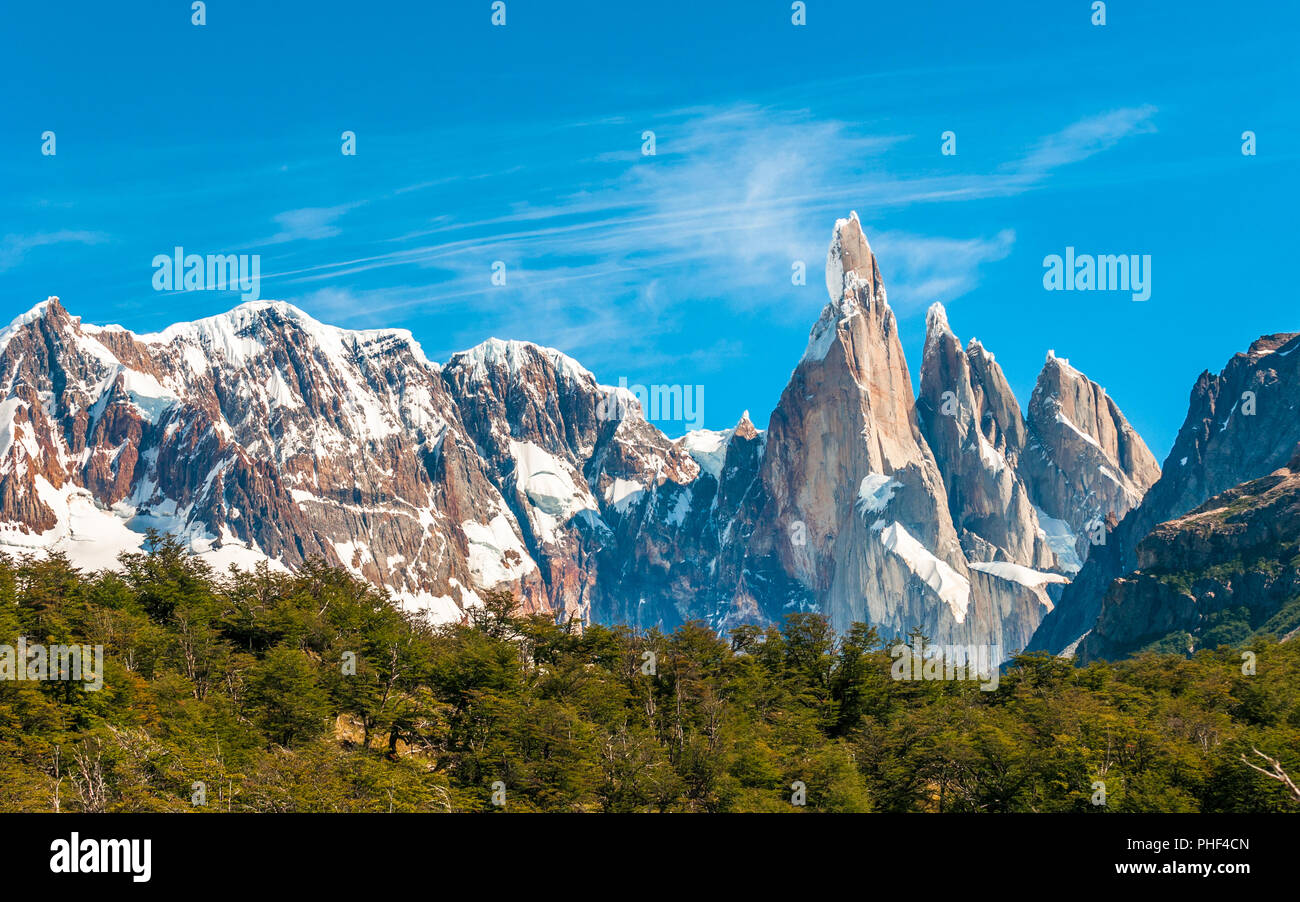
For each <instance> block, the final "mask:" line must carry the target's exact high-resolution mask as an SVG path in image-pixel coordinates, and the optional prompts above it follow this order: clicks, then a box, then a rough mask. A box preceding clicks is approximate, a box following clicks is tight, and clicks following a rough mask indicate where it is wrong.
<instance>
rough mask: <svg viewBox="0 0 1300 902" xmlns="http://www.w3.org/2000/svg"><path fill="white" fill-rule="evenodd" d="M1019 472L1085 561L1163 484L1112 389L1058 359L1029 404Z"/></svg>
mask: <svg viewBox="0 0 1300 902" xmlns="http://www.w3.org/2000/svg"><path fill="white" fill-rule="evenodd" d="M1020 470H1021V474H1022V476H1023V477H1024V479H1025V482H1026V485H1027V487H1028V491H1029V496H1030V497H1031V498H1033V499H1034V500H1035V503H1036V504H1037V505H1038V506H1039V508H1040V509H1042V510H1043V511H1045V512H1046V514H1047V516H1048V517H1050V518H1052V519H1053V520H1058V521H1062V522H1063V523H1064V524H1065V525H1066V526H1067V527H1068V529H1069V531H1070V533H1072V534H1073V536H1074V543H1073V544H1074V548H1075V552H1076V554H1077V555H1078V558H1079V559H1080V560H1081V561H1082V560H1086V558H1087V556H1088V554H1089V553H1090V551H1091V549H1092V547H1093V546H1094V545H1095V544H1097V543H1098V541H1099V540H1100V538H1101V537H1102V535H1103V533H1102V529H1103V526H1102V524H1105V523H1106V522H1108V521H1118V520H1119V519H1121V518H1122V517H1123V516H1124V515H1125V514H1126V513H1128V512H1129V511H1130V510H1132V509H1133V508H1134V507H1136V506H1137V505H1138V504H1139V503H1140V502H1141V500H1142V497H1143V496H1144V495H1145V494H1146V492H1147V489H1149V488H1150V487H1151V485H1152V484H1153V483H1154V482H1155V481H1156V479H1157V478H1159V476H1160V468H1159V466H1158V465H1157V464H1156V460H1155V457H1154V456H1153V455H1152V454H1151V452H1150V450H1148V449H1147V446H1146V443H1144V442H1143V441H1142V438H1141V437H1140V436H1139V435H1138V434H1137V431H1136V430H1134V429H1133V427H1132V426H1131V425H1129V422H1128V420H1127V419H1125V417H1124V414H1123V413H1122V412H1121V411H1120V409H1119V406H1118V405H1117V404H1116V403H1115V402H1114V400H1112V399H1111V398H1110V396H1109V395H1107V394H1106V391H1105V389H1103V388H1102V387H1101V386H1099V385H1097V384H1096V383H1095V382H1093V381H1092V380H1091V379H1089V378H1088V377H1087V376H1085V375H1084V374H1083V373H1081V372H1080V371H1079V370H1077V369H1075V368H1074V367H1073V366H1071V365H1070V362H1069V361H1068V360H1066V359H1065V358H1062V357H1058V356H1056V354H1055V352H1053V351H1048V353H1047V360H1046V362H1045V363H1044V365H1043V369H1042V372H1041V373H1039V376H1038V382H1037V384H1035V386H1034V391H1033V395H1032V396H1031V397H1030V400H1029V411H1028V416H1027V435H1026V448H1025V452H1024V454H1023V455H1022V457H1021V466H1020Z"/></svg>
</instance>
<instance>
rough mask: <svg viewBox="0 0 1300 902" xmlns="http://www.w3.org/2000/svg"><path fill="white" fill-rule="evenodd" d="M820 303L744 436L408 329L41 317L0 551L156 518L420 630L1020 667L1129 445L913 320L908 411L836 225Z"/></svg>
mask: <svg viewBox="0 0 1300 902" xmlns="http://www.w3.org/2000/svg"><path fill="white" fill-rule="evenodd" d="M826 284H827V289H828V293H829V296H830V297H829V301H828V303H827V304H826V306H825V309H824V310H823V311H822V314H821V317H820V319H819V320H818V322H817V323H816V324H815V325H814V326H813V329H812V331H811V334H810V336H809V340H808V345H807V348H806V350H805V352H804V355H803V358H802V359H801V360H800V362H799V364H798V366H797V367H796V368H795V370H794V373H793V374H792V376H791V378H790V381H789V384H788V385H787V387H786V389H785V391H784V392H783V394H782V396H781V400H780V402H779V404H778V405H777V408H776V409H775V410H774V411H773V413H772V415H771V418H770V427H769V429H768V431H766V432H762V431H759V430H757V429H755V428H754V425H753V423H752V422H751V421H750V419H749V417H748V414H746V415H745V416H743V417H742V418H741V419H740V421H739V422H738V423H737V424H736V425H735V426H734V427H733V428H731V429H728V430H724V431H708V430H698V431H695V432H691V433H688V434H687V435H686V436H684V437H682V438H680V439H676V440H672V439H669V438H668V437H666V436H665V435H664V434H663V433H661V432H660V431H659V430H658V429H656V428H655V427H654V426H652V425H651V424H650V423H648V422H647V421H646V420H645V417H644V415H643V412H642V411H641V409H640V406H639V403H638V402H637V400H636V398H635V397H634V396H632V395H631V394H630V393H629V392H627V391H626V390H622V389H615V388H611V387H608V386H602V385H600V384H598V383H597V381H596V379H595V378H594V377H593V376H592V374H591V373H590V372H588V371H587V370H585V369H584V368H583V367H582V366H580V365H579V364H578V363H577V362H576V361H574V360H572V359H571V358H569V357H566V356H565V355H564V354H561V353H560V352H558V351H554V350H551V349H547V348H541V347H538V346H536V345H532V344H528V343H526V342H517V341H510V342H507V341H498V340H496V339H493V340H490V341H487V342H484V343H483V344H481V345H479V346H478V347H476V348H473V349H470V350H468V351H464V352H461V353H458V354H455V355H453V356H452V358H451V360H450V361H449V362H448V363H447V364H446V365H445V366H439V365H437V364H435V363H432V362H430V361H428V360H427V359H425V357H424V355H423V353H422V352H421V350H420V348H419V346H418V345H417V344H416V343H415V341H414V340H413V339H412V338H411V336H410V334H409V333H406V332H403V331H399V330H372V331H349V330H345V329H338V328H335V327H332V326H326V325H323V324H321V323H319V322H316V321H315V320H313V319H312V318H311V317H309V316H307V315H306V314H305V313H303V312H302V311H300V310H297V309H295V308H293V307H291V306H289V305H287V304H284V303H277V302H254V303H251V304H245V305H242V306H240V307H237V308H235V309H234V310H232V311H230V312H228V313H225V314H222V315H220V316H215V317H211V318H208V319H204V320H199V321H197V322H193V323H182V324H178V325H176V326H172V327H170V328H168V329H167V330H166V331H164V332H161V333H157V334H153V335H134V334H132V333H131V332H129V331H127V330H125V329H122V328H120V327H115V326H110V327H95V326H90V325H86V324H83V323H82V322H81V321H80V320H79V319H78V318H76V317H73V316H70V315H69V314H68V313H67V311H65V310H64V309H63V307H62V306H61V305H60V304H59V302H58V300H57V299H50V300H49V301H47V302H45V303H43V304H40V305H37V307H36V308H34V309H33V310H31V311H29V312H28V313H27V314H24V315H23V316H21V317H19V318H18V319H17V320H15V321H14V322H13V323H12V324H11V325H10V326H9V327H8V328H6V329H4V330H3V331H2V332H0V398H2V400H0V548H3V549H6V550H8V551H10V552H18V553H23V552H33V553H48V552H50V551H62V552H66V553H68V554H69V556H70V557H71V558H72V559H73V560H74V562H75V563H77V564H79V565H81V566H85V567H95V568H98V567H107V566H112V565H113V564H114V562H115V560H116V557H117V555H118V554H119V553H120V552H123V551H133V550H135V549H138V548H139V547H141V544H142V542H143V539H144V532H145V531H146V530H147V529H148V528H156V529H158V530H160V531H163V532H167V533H171V534H174V535H176V536H178V537H179V538H180V539H181V541H183V542H184V543H186V544H187V545H188V546H189V547H190V549H191V550H193V551H194V552H195V553H197V554H200V555H202V556H204V557H206V558H207V559H209V560H210V561H212V562H213V563H214V564H216V565H218V566H224V565H226V564H228V563H234V564H237V565H239V566H245V567H246V566H250V565H253V564H255V563H258V562H265V563H266V564H267V565H268V566H272V567H285V568H292V567H295V566H297V565H299V564H301V563H302V562H303V561H305V560H307V559H308V558H314V557H319V558H324V559H325V560H326V561H328V562H331V563H335V564H339V565H342V566H344V567H347V568H348V569H350V570H351V571H352V572H353V573H355V574H356V575H357V576H359V577H361V578H363V579H366V580H369V581H371V582H373V583H375V584H377V585H381V586H384V587H386V588H388V589H389V590H390V591H391V593H392V594H393V596H394V598H395V599H396V600H397V601H398V602H400V603H401V604H402V605H404V606H405V607H407V608H408V609H410V610H414V611H423V612H426V613H428V614H429V615H430V616H431V617H432V618H434V619H435V620H454V619H459V618H463V617H464V616H465V612H466V609H467V608H468V607H469V606H472V605H475V604H478V603H480V601H481V596H480V593H482V592H483V591H484V590H487V589H505V590H508V591H510V592H511V593H513V594H514V595H515V596H516V597H517V598H518V600H519V603H520V605H521V607H522V608H523V609H524V610H525V611H534V612H545V613H549V614H550V615H552V616H554V617H555V618H556V619H557V620H568V619H580V620H596V621H602V622H618V623H626V624H630V625H633V626H661V627H664V628H672V627H675V626H677V625H678V624H680V623H682V622H684V621H686V620H693V619H699V620H705V621H707V622H708V623H709V624H711V625H712V626H714V627H715V628H718V629H723V630H725V629H727V628H730V627H733V626H735V625H737V624H740V623H745V622H758V623H770V622H776V621H779V620H780V619H781V618H782V617H784V616H785V615H786V614H788V613H791V612H796V611H819V612H823V613H825V614H826V615H827V616H828V617H829V618H830V620H831V621H832V623H833V624H834V625H835V626H836V627H837V628H840V629H843V628H846V627H848V626H849V625H850V624H851V623H853V622H855V621H866V622H868V623H870V624H873V625H875V626H877V627H878V628H880V629H881V631H882V632H883V633H885V634H886V635H891V636H892V635H903V634H906V633H907V632H908V631H910V630H912V629H915V628H919V629H921V630H922V631H923V632H924V633H925V634H926V635H927V636H928V637H929V638H930V639H931V640H933V641H936V642H940V643H952V644H980V645H991V646H1000V647H1001V648H1002V651H1003V655H1004V656H1005V655H1007V654H1010V653H1012V652H1014V651H1016V650H1018V649H1020V648H1023V647H1024V646H1025V645H1026V644H1027V643H1028V642H1029V640H1030V637H1031V636H1032V635H1033V634H1034V631H1035V630H1036V629H1037V628H1038V625H1039V623H1040V621H1041V620H1042V618H1043V616H1044V615H1045V614H1046V613H1047V612H1048V611H1050V610H1051V609H1052V606H1053V602H1054V598H1055V596H1056V595H1057V594H1059V592H1060V587H1061V586H1062V585H1063V584H1064V583H1065V582H1067V581H1068V574H1070V573H1071V572H1073V566H1074V564H1073V559H1074V557H1075V555H1076V553H1077V544H1076V536H1077V535H1078V533H1079V532H1080V529H1081V526H1082V523H1083V522H1084V518H1085V517H1088V516H1095V515H1096V514H1098V513H1103V512H1104V513H1114V514H1115V516H1121V515H1122V514H1123V513H1124V512H1125V511H1127V510H1128V508H1129V507H1130V506H1131V505H1132V504H1134V503H1136V501H1137V499H1138V498H1139V497H1140V496H1141V493H1142V492H1143V491H1144V490H1145V488H1146V486H1147V485H1148V484H1149V483H1150V481H1151V479H1153V478H1154V463H1153V462H1152V461H1150V459H1149V458H1150V455H1149V454H1148V453H1146V451H1145V448H1144V446H1142V444H1141V441H1140V439H1137V437H1136V436H1135V435H1134V434H1133V433H1132V430H1131V428H1129V426H1128V424H1127V423H1126V422H1125V421H1124V419H1123V417H1122V415H1121V414H1120V413H1119V411H1118V408H1116V407H1115V405H1114V404H1113V402H1111V401H1110V399H1109V398H1107V397H1106V396H1105V393H1104V392H1102V391H1101V390H1100V389H1099V388H1098V387H1097V386H1095V385H1094V384H1093V383H1091V382H1089V381H1088V380H1087V379H1085V378H1084V377H1082V376H1081V375H1080V374H1078V373H1077V372H1076V371H1074V370H1072V369H1070V368H1069V367H1068V366H1067V365H1066V364H1065V363H1064V362H1063V361H1054V359H1051V360H1049V364H1048V367H1046V368H1045V369H1044V374H1043V376H1042V377H1040V380H1039V390H1037V391H1036V392H1035V395H1034V400H1033V401H1032V402H1031V405H1030V409H1029V416H1028V419H1027V420H1026V419H1025V418H1024V417H1022V414H1021V409H1020V406H1019V404H1018V403H1017V401H1016V399H1015V397H1014V396H1013V395H1012V393H1011V391H1010V389H1009V387H1008V385H1007V380H1006V379H1005V377H1004V376H1003V374H1002V371H1001V369H1000V368H999V367H998V365H997V363H996V362H995V360H994V359H993V355H992V354H990V353H988V352H987V351H985V350H984V348H983V347H982V346H981V345H980V344H979V343H978V342H974V341H972V342H971V343H970V344H969V345H968V346H967V347H966V349H965V350H963V349H962V348H961V346H960V344H959V343H958V342H957V339H956V337H955V336H954V335H953V334H952V331H951V330H950V329H949V328H948V325H947V321H946V317H945V316H944V313H943V310H942V308H941V307H936V308H935V309H934V310H932V311H931V315H930V320H929V335H928V337H927V342H926V349H925V358H924V362H923V365H922V373H921V386H922V388H921V397H920V399H919V401H917V400H915V399H914V398H913V394H912V383H911V380H910V374H909V371H908V364H907V361H906V359H905V357H904V354H903V349H902V346H901V344H900V342H899V337H898V329H897V324H896V322H895V318H894V313H893V311H892V310H891V309H890V307H889V304H888V301H887V298H886V294H885V286H884V282H883V280H882V278H881V274H880V268H879V266H878V264H877V261H876V258H875V255H874V254H873V253H872V251H871V248H870V246H869V244H868V242H867V239H866V236H865V235H864V234H863V231H862V226H861V223H860V222H859V221H858V219H857V216H856V215H853V216H850V217H849V218H847V219H841V220H838V221H837V222H836V224H835V229H834V232H833V235H832V241H831V246H830V250H829V252H828V254H827V266H826Z"/></svg>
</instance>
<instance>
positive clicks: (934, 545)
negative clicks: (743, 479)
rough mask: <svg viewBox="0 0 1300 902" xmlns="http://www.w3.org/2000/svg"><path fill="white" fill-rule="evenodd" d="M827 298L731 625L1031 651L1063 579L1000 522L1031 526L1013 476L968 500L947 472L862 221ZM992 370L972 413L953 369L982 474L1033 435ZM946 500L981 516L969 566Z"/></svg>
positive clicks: (746, 539) (744, 531)
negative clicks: (1017, 437)
mask: <svg viewBox="0 0 1300 902" xmlns="http://www.w3.org/2000/svg"><path fill="white" fill-rule="evenodd" d="M826 287H827V291H828V293H829V295H830V300H829V303H828V304H827V305H826V307H825V309H824V310H823V311H822V314H821V317H820V319H819V320H818V322H817V324H816V325H815V326H814V327H813V329H812V332H811V334H810V336H809V340H808V346H807V349H806V350H805V352H804V355H803V359H802V360H801V361H800V362H799V365H798V366H797V367H796V369H795V371H794V374H793V375H792V376H791V379H790V383H789V385H788V386H787V387H786V389H785V392H784V393H783V394H782V396H781V400H780V403H779V404H778V405H777V408H776V410H775V411H774V412H773V414H772V417H771V420H770V423H769V431H768V436H767V445H766V453H765V454H764V456H763V460H762V465H761V468H760V471H759V475H758V480H757V483H756V485H755V486H753V488H752V489H751V491H750V492H749V493H748V494H747V495H746V498H745V503H744V504H743V505H742V506H741V510H740V512H739V513H738V515H737V518H736V521H735V523H733V524H732V526H731V531H730V535H729V538H730V539H731V542H732V545H733V547H731V548H727V549H724V556H723V562H722V566H721V567H720V570H719V575H720V580H719V584H720V586H721V587H722V596H721V597H720V598H719V604H720V606H721V610H723V611H724V612H725V613H724V616H723V620H724V622H727V623H729V622H736V621H740V620H745V619H751V618H755V617H758V618H762V619H768V620H772V619H776V618H778V617H779V616H781V614H782V613H784V612H786V611H790V610H819V611H822V612H824V613H826V614H827V615H828V616H829V617H830V619H831V622H832V624H833V625H834V626H835V627H837V628H839V629H843V628H846V627H847V626H848V625H849V624H850V623H853V622H855V621H865V622H868V623H872V624H874V625H876V626H878V627H880V628H881V629H882V631H884V632H885V633H887V634H904V633H906V632H907V631H908V630H910V629H912V628H914V627H919V628H921V629H922V630H923V631H924V632H925V634H926V635H927V636H929V637H930V638H931V639H932V640H934V641H936V642H941V643H954V644H956V643H981V644H996V645H1002V646H1003V648H1004V652H1005V653H1010V652H1011V651H1013V650H1016V649H1019V648H1022V647H1023V646H1024V644H1025V643H1026V641H1027V640H1028V638H1029V636H1030V635H1031V634H1032V632H1033V630H1034V629H1035V628H1036V626H1037V624H1038V622H1039V620H1040V618H1041V617H1042V615H1043V612H1044V611H1045V610H1047V609H1049V608H1050V606H1051V602H1050V600H1049V599H1048V597H1047V596H1046V594H1045V592H1044V586H1045V585H1047V584H1048V583H1050V582H1053V581H1056V580H1060V581H1063V578H1062V577H1059V576H1055V575H1054V574H1047V573H1040V572H1038V571H1036V570H1033V569H1032V566H1033V565H1036V564H1043V565H1047V564H1050V562H1051V557H1050V553H1049V552H1048V551H1047V549H1046V548H1045V547H1044V545H1043V543H1041V542H1040V541H1038V539H1037V536H1036V531H1035V529H1034V527H1033V526H1032V523H1017V524H1015V525H1009V524H1006V523H997V524H995V523H993V521H994V520H996V519H998V518H1000V517H1003V516H1005V515H1006V512H1007V511H1008V510H1012V511H1015V512H1016V513H1017V514H1023V515H1025V516H1026V517H1032V508H1031V507H1029V506H1028V505H1027V503H1026V502H1025V500H1024V499H1023V498H1022V497H1017V496H1016V494H1015V488H1016V486H1017V483H1016V481H1015V479H1014V476H1013V475H1012V474H1007V476H1006V477H1005V478H1004V479H1003V481H1002V482H999V478H998V477H997V475H996V474H987V473H984V472H982V471H980V472H979V478H980V479H981V480H982V482H981V483H980V485H979V486H972V487H970V489H969V491H968V490H967V486H966V478H965V475H966V471H965V470H962V469H956V468H955V469H953V470H952V471H951V473H950V474H948V476H947V478H946V477H945V473H943V472H941V469H940V463H939V461H938V460H936V457H935V454H934V453H933V451H932V450H931V448H930V446H929V444H928V443H927V441H926V438H925V436H924V435H923V433H922V429H921V420H920V418H919V417H918V409H917V405H916V404H915V403H914V401H913V398H912V389H911V380H910V376H909V373H908V367H907V361H906V359H905V357H904V355H903V350H902V346H901V344H900V343H899V339H898V330H897V325H896V323H895V319H894V314H893V311H892V310H891V309H890V307H889V304H888V301H887V299H886V295H885V287H884V284H883V281H882V279H881V276H880V269H879V266H878V265H877V262H876V258H875V256H874V254H872V252H871V248H870V247H869V245H868V243H867V240H866V237H865V236H864V235H863V232H862V227H861V224H860V222H859V221H858V219H857V216H856V215H853V216H851V217H849V218H848V219H841V220H839V221H837V222H836V225H835V231H834V235H833V238H832V241H831V247H830V251H829V253H828V255H827V263H826ZM990 363H991V361H990V360H986V359H985V358H984V357H983V356H981V357H980V361H979V363H978V364H977V366H978V367H979V368H980V369H979V373H980V375H979V376H978V377H977V379H978V383H979V385H980V392H981V399H983V397H984V395H993V396H995V397H989V398H988V403H987V405H983V404H982V400H981V403H976V402H975V400H974V394H973V388H972V377H971V374H970V372H969V367H968V366H967V365H966V364H965V358H964V357H963V363H962V367H964V368H958V367H957V365H956V364H955V363H954V367H955V368H958V369H960V373H959V379H958V381H959V382H961V383H963V384H964V389H963V390H964V392H965V393H966V400H967V402H968V405H967V410H968V411H976V410H978V411H980V413H981V418H982V414H983V413H984V412H987V414H988V422H987V424H986V425H985V428H987V429H988V431H989V434H990V435H992V436H993V440H994V442H995V443H996V444H994V445H990V446H989V448H988V450H989V454H988V455H985V456H982V457H981V456H978V453H977V458H976V462H975V463H974V464H973V465H972V466H973V467H974V469H973V470H971V471H970V472H972V473H974V472H976V470H978V469H979V467H980V465H981V463H983V464H984V465H986V466H991V465H990V464H989V458H990V457H991V456H992V455H995V454H997V453H998V451H997V450H996V449H997V448H999V447H1006V444H1007V443H1006V436H1005V435H1004V433H1005V432H1006V431H1010V432H1012V433H1013V434H1014V433H1015V430H1017V429H1018V428H1023V427H1022V426H1021V425H1020V423H1019V413H1018V410H1016V409H1015V408H1014V407H1009V406H1008V405H1007V403H1006V401H1005V398H1004V397H1003V395H1004V394H1005V396H1006V397H1009V395H1010V392H1009V390H1006V389H1005V381H1003V383H1002V384H1001V385H998V380H1000V379H1001V373H1000V372H999V371H996V369H995V368H994V367H990V366H989V364H990ZM936 365H937V364H936ZM937 378H940V380H941V381H942V380H943V379H944V378H946V377H937ZM985 386H987V388H986V387H985ZM1010 403H1011V404H1012V405H1014V399H1012V400H1011V402H1010ZM1000 418H1004V419H1005V420H1006V423H1005V425H999V422H1000ZM962 428H964V429H966V430H967V433H968V434H963V435H956V434H954V435H953V436H952V443H953V444H954V447H957V446H960V444H961V441H962V440H963V439H968V440H971V441H973V440H974V436H975V435H977V434H982V433H979V430H978V428H974V427H971V426H970V425H969V423H965V422H963V424H962ZM971 429H974V431H970V430H971ZM958 453H959V452H956V451H954V452H953V455H951V456H950V457H949V458H945V459H951V458H955V456H956V455H957V454H958ZM963 460H964V457H963ZM947 485H953V486H954V487H955V488H959V489H960V491H961V492H962V494H961V498H960V500H959V501H958V502H957V504H956V508H957V509H960V510H963V511H966V510H967V509H969V511H970V516H969V517H966V518H965V519H964V520H963V522H962V527H963V529H964V530H965V532H966V534H967V535H968V536H969V537H970V542H969V543H968V544H969V545H970V547H971V548H972V554H973V557H971V558H969V559H968V557H967V553H966V552H965V551H964V550H963V542H962V537H961V535H959V532H958V528H957V526H956V525H954V520H953V513H952V511H953V506H952V505H951V504H950V501H951V499H950V497H949V495H948V489H947ZM980 501H987V505H986V507H985V508H978V507H977V505H978V503H979V502H980ZM1017 504H1019V507H1017V506H1016V505H1017ZM975 527H980V528H975ZM981 528H982V530H983V532H984V533H987V535H988V536H991V537H992V538H985V537H983V536H982V535H981V531H980V529H981ZM735 543H739V546H738V547H734V546H735ZM999 543H1001V544H999ZM1003 546H1005V548H1004V547H1003ZM999 549H1002V550H1001V551H999ZM727 552H730V553H727ZM972 560H973V561H976V562H977V564H976V565H975V569H972V565H971V563H970V561H972ZM995 560H996V561H999V562H1000V564H992V563H990V562H992V561H995ZM980 565H987V566H986V569H983V570H979V569H978V567H979V566H980ZM1003 565H1005V566H1003Z"/></svg>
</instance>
